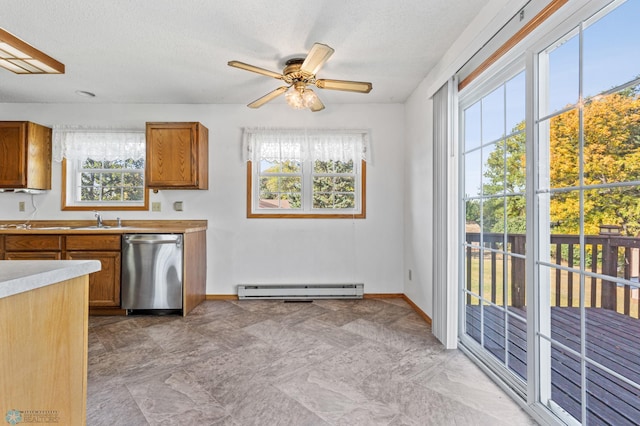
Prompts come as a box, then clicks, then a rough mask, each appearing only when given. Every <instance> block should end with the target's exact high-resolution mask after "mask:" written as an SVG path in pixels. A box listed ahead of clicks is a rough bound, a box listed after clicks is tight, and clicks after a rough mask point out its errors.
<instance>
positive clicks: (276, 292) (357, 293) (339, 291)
mask: <svg viewBox="0 0 640 426" xmlns="http://www.w3.org/2000/svg"><path fill="white" fill-rule="evenodd" d="M363 294H364V284H259V285H249V284H240V285H238V299H240V300H247V299H274V300H313V299H362V296H363Z"/></svg>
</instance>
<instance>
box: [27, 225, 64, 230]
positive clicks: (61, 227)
mask: <svg viewBox="0 0 640 426" xmlns="http://www.w3.org/2000/svg"><path fill="white" fill-rule="evenodd" d="M31 229H33V230H38V231H57V230H62V229H73V228H71V227H70V226H43V227H38V228H31Z"/></svg>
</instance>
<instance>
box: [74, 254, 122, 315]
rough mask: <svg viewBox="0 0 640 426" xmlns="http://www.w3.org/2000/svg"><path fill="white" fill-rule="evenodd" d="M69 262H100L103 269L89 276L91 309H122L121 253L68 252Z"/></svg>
mask: <svg viewBox="0 0 640 426" xmlns="http://www.w3.org/2000/svg"><path fill="white" fill-rule="evenodd" d="M66 258H67V260H99V261H100V263H101V264H102V269H100V271H98V272H94V273H93V274H91V275H89V307H106V308H120V252H119V251H117V252H116V251H68V252H67V257H66Z"/></svg>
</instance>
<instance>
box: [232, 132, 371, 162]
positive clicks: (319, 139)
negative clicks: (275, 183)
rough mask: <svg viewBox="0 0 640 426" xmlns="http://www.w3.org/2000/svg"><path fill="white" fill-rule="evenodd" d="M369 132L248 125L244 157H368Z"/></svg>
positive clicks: (304, 159) (245, 135) (244, 139)
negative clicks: (266, 127)
mask: <svg viewBox="0 0 640 426" xmlns="http://www.w3.org/2000/svg"><path fill="white" fill-rule="evenodd" d="M368 152H369V133H368V132H367V131H364V130H313V131H311V130H297V129H296V130H292V129H269V130H261V129H260V130H257V129H245V131H244V137H243V157H244V160H245V161H254V162H257V161H261V160H267V161H274V162H275V161H287V160H290V161H307V160H312V159H313V160H320V161H329V160H333V161H342V162H349V161H350V160H353V161H359V160H365V161H366V160H367V157H368Z"/></svg>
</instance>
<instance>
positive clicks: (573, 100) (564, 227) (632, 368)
mask: <svg viewBox="0 0 640 426" xmlns="http://www.w3.org/2000/svg"><path fill="white" fill-rule="evenodd" d="M638 17H640V2H639V1H637V0H635V1H627V2H626V3H622V4H621V3H617V4H613V5H611V6H610V7H609V8H606V9H603V10H601V11H599V12H598V13H596V14H595V15H594V16H592V17H591V18H589V19H587V20H585V21H583V22H582V23H581V24H580V25H579V26H578V27H576V28H573V29H571V30H570V31H569V32H568V33H567V34H566V35H564V36H563V37H561V38H559V39H558V40H557V41H555V42H554V43H552V44H551V45H550V46H548V47H547V48H546V49H544V50H543V51H542V52H541V53H539V54H538V55H537V56H538V57H537V63H538V74H539V75H540V77H541V78H540V81H539V84H538V105H539V109H538V111H537V114H536V115H537V120H536V126H537V129H538V135H539V138H538V141H537V142H538V147H537V148H538V156H539V158H540V159H541V160H543V161H541V162H540V167H539V168H538V175H537V183H536V188H535V194H536V195H535V197H536V200H535V201H534V202H535V204H536V205H537V206H538V211H539V218H538V229H537V232H536V234H535V235H536V238H537V239H538V246H537V250H536V256H535V265H536V266H535V267H536V268H537V271H536V272H537V276H538V277H539V286H538V288H537V297H538V298H539V304H540V311H539V329H538V330H537V335H538V339H539V340H538V347H539V350H540V353H541V354H542V356H541V358H540V363H541V365H540V374H541V377H542V378H544V381H542V382H541V383H540V385H541V386H540V402H541V403H543V404H545V405H546V406H548V407H549V408H551V409H553V410H554V411H555V413H556V414H557V415H559V416H560V417H561V418H563V419H565V420H569V419H571V420H574V419H575V420H578V421H581V422H582V423H586V424H616V425H623V424H637V422H638V420H639V419H640V357H639V356H638V353H639V351H640V322H639V320H638V307H639V302H640V300H639V299H638V275H639V264H638V250H639V249H638V247H640V96H639V94H640V79H639V77H640V59H639V58H638V55H637V53H632V52H637V51H638V45H637V43H638V40H640V27H639V26H638V22H637V19H638Z"/></svg>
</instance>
